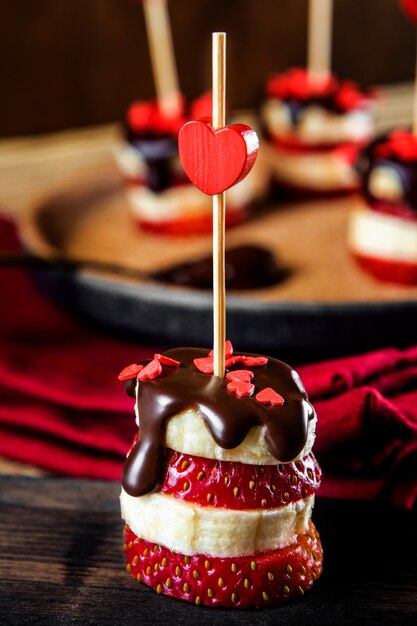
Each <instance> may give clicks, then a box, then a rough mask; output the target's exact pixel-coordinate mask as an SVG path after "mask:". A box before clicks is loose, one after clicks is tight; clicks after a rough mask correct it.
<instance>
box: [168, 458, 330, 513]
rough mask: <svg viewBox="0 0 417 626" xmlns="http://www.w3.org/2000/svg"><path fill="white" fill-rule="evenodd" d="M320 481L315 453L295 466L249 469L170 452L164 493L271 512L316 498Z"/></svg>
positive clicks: (238, 464) (286, 464) (204, 501)
mask: <svg viewBox="0 0 417 626" xmlns="http://www.w3.org/2000/svg"><path fill="white" fill-rule="evenodd" d="M320 480H321V470H320V467H319V465H318V463H317V461H316V458H315V456H314V454H313V453H312V452H310V454H308V455H307V456H305V457H304V458H303V460H302V461H296V462H294V463H285V464H283V465H249V464H246V463H237V462H232V461H216V460H214V459H206V458H203V457H199V456H192V455H190V454H182V453H181V452H176V451H174V450H169V452H168V462H167V467H166V469H165V476H164V480H163V483H162V485H161V488H160V492H161V493H165V494H169V495H172V496H174V497H175V498H177V499H179V500H184V501H186V502H192V503H195V504H199V505H202V506H207V505H208V504H209V505H210V506H214V507H222V508H227V509H261V508H265V509H268V508H275V507H279V506H284V505H286V504H289V503H290V502H297V501H298V500H301V499H303V498H307V497H308V496H311V495H313V494H314V493H315V492H316V491H317V489H318V488H319V486H320Z"/></svg>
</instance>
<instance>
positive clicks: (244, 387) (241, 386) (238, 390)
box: [226, 381, 255, 398]
mask: <svg viewBox="0 0 417 626" xmlns="http://www.w3.org/2000/svg"><path fill="white" fill-rule="evenodd" d="M226 388H227V391H230V393H233V394H234V395H235V396H237V397H238V398H243V397H245V396H251V395H252V394H253V392H254V391H255V385H252V383H244V382H240V381H232V382H230V383H227V387H226Z"/></svg>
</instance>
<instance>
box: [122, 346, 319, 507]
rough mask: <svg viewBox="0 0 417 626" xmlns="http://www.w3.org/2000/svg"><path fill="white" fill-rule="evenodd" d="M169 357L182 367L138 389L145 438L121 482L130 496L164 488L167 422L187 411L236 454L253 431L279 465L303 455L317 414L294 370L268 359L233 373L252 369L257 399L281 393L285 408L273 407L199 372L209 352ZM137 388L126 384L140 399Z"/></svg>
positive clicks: (180, 352)
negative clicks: (198, 363)
mask: <svg viewBox="0 0 417 626" xmlns="http://www.w3.org/2000/svg"><path fill="white" fill-rule="evenodd" d="M237 354H239V353H237ZM165 355H166V356H169V357H171V358H173V359H176V360H178V361H180V363H181V366H180V367H176V368H174V367H168V366H163V370H162V374H161V376H160V377H158V378H155V379H154V380H151V381H147V382H143V383H140V384H139V388H138V397H137V403H138V411H139V419H140V436H139V439H138V441H137V442H136V444H135V445H134V447H133V449H132V451H131V453H130V455H129V457H128V459H127V461H126V463H125V466H124V470H123V480H122V483H123V488H124V489H125V491H126V492H127V493H129V494H130V495H131V496H141V495H144V494H146V493H149V492H152V491H154V490H155V489H156V488H157V487H158V485H159V484H161V482H162V480H163V475H164V470H165V459H166V441H165V436H166V429H167V423H168V420H169V419H170V418H171V417H173V416H174V415H177V414H178V413H181V412H183V411H186V410H187V409H194V410H196V411H197V412H198V413H199V415H201V417H202V418H203V420H204V422H205V424H206V426H207V428H208V431H209V432H208V433H207V436H212V437H213V439H214V441H215V442H216V443H217V444H218V445H219V446H220V447H222V448H225V449H231V448H235V447H236V446H238V445H239V444H241V443H242V441H243V440H244V439H245V437H246V435H247V434H248V433H249V431H250V429H251V428H252V427H254V426H260V427H261V428H262V429H263V431H264V437H265V443H266V447H267V449H268V451H269V452H270V453H271V454H272V455H273V456H274V457H275V458H276V459H277V462H278V460H279V461H282V462H289V461H292V460H293V459H294V458H296V457H297V456H298V455H299V453H300V452H301V451H302V449H303V447H304V446H305V444H306V441H307V434H308V422H309V420H311V419H312V418H313V417H314V415H315V412H314V409H313V407H312V406H311V404H310V403H309V402H308V397H307V394H306V392H305V390H304V388H303V386H302V384H301V382H300V379H299V377H298V374H297V373H296V372H295V371H294V370H293V369H292V368H291V367H290V366H289V365H286V364H285V363H283V362H282V361H278V360H276V359H272V358H269V359H268V363H267V365H265V366H262V367H253V368H246V367H245V366H244V365H242V364H241V363H237V364H235V365H234V366H232V367H231V368H229V370H228V371H233V370H236V369H251V370H252V371H253V372H254V374H255V377H254V379H253V381H252V382H253V383H254V384H255V388H256V391H255V393H256V392H258V391H260V390H261V389H264V388H266V387H272V389H274V390H275V391H277V392H278V393H280V394H281V395H282V396H283V397H284V399H285V404H284V405H283V406H279V407H271V406H264V405H262V404H260V403H259V402H258V401H257V400H256V399H255V397H254V396H252V397H244V398H237V397H236V396H235V395H233V394H231V393H229V392H228V391H227V389H226V384H227V381H226V379H220V378H217V377H216V376H210V375H207V374H203V373H202V372H200V371H199V370H197V369H196V367H195V366H194V364H193V361H194V359H195V358H201V357H207V355H208V351H207V350H202V349H195V348H176V349H173V350H168V351H167V352H166V353H165ZM135 388H136V379H131V380H129V381H127V383H126V391H127V393H128V395H130V396H131V397H135Z"/></svg>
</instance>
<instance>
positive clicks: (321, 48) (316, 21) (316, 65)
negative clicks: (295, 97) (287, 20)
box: [307, 0, 333, 80]
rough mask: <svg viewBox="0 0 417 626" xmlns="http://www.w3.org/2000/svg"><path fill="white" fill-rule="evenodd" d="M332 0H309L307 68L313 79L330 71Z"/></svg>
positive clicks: (319, 78) (327, 74)
mask: <svg viewBox="0 0 417 626" xmlns="http://www.w3.org/2000/svg"><path fill="white" fill-rule="evenodd" d="M332 20H333V0H310V1H309V15H308V53H307V68H308V73H309V75H310V77H311V78H312V79H313V80H324V79H326V78H327V77H328V76H329V74H330V72H331V67H332V63H331V58H332Z"/></svg>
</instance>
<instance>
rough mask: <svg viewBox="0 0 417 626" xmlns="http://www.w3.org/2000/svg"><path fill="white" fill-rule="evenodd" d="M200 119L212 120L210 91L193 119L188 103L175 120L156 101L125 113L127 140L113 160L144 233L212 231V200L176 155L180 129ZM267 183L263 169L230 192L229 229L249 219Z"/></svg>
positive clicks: (198, 103) (196, 107) (194, 109)
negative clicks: (193, 179)
mask: <svg viewBox="0 0 417 626" xmlns="http://www.w3.org/2000/svg"><path fill="white" fill-rule="evenodd" d="M198 118H211V94H210V93H208V94H203V96H201V97H200V98H198V99H196V100H195V101H194V102H193V103H192V104H191V106H190V113H189V115H188V114H187V111H186V106H185V101H184V100H182V106H181V110H180V113H179V114H178V115H176V116H175V117H169V118H168V117H166V116H165V115H164V114H163V113H162V111H161V110H160V108H159V107H158V103H157V102H156V101H155V102H143V101H136V102H134V103H132V104H131V106H130V107H129V109H128V111H127V114H126V120H125V124H124V129H125V136H124V140H123V141H122V142H121V143H120V144H119V145H118V146H117V148H116V150H115V157H116V161H117V163H118V166H119V168H120V170H121V172H122V174H123V176H124V178H125V180H126V184H127V196H128V200H129V205H130V208H131V211H132V215H133V217H134V219H135V221H136V222H137V224H138V225H139V226H140V227H141V228H143V229H145V230H148V231H153V232H155V233H166V234H178V235H186V234H199V233H209V232H211V229H212V203H211V198H210V197H209V196H206V195H205V194H203V193H202V192H201V191H199V190H198V189H197V188H196V187H194V185H192V184H191V183H190V181H189V179H188V177H187V176H186V174H185V172H184V170H183V168H182V165H181V162H180V159H179V155H178V132H179V130H180V128H181V126H182V125H183V124H184V123H185V122H186V121H187V120H188V119H198ZM265 183H266V181H265V176H264V173H263V168H262V166H261V167H259V168H256V169H255V171H254V172H251V175H250V176H248V177H247V178H245V179H244V180H243V181H241V183H239V184H237V185H235V186H234V187H233V188H232V189H230V191H228V194H227V199H228V202H227V213H226V226H233V225H235V224H239V223H241V222H243V221H244V220H245V219H246V218H247V217H248V215H249V207H250V205H251V203H252V202H253V201H254V200H255V199H256V198H259V197H260V196H261V195H262V194H263V192H264V190H265Z"/></svg>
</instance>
